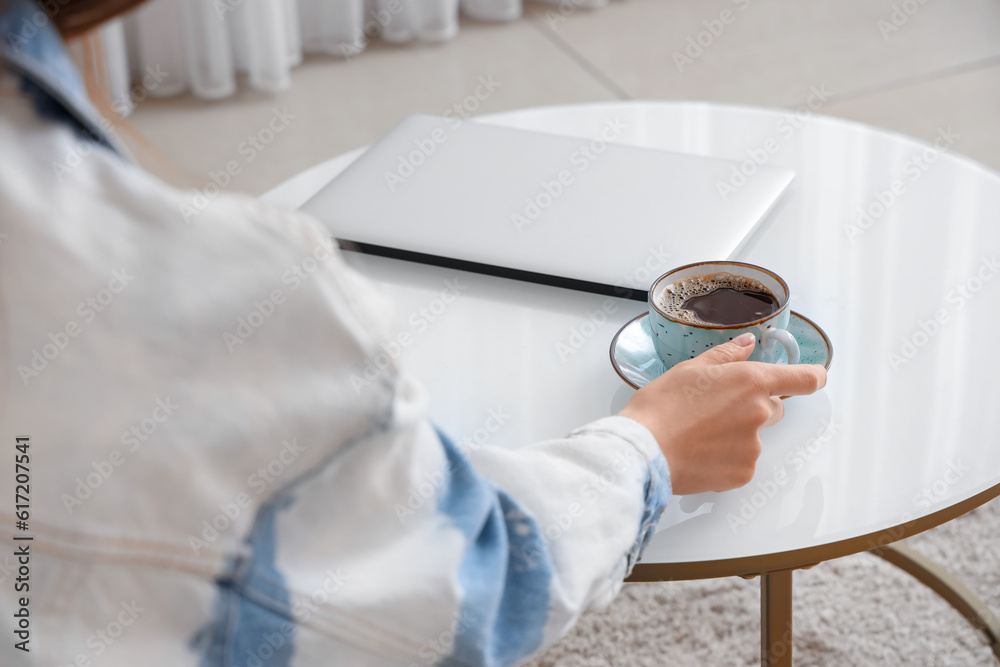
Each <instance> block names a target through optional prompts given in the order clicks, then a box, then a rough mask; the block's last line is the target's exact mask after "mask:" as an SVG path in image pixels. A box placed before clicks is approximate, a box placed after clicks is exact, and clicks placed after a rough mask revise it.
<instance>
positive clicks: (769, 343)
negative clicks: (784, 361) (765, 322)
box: [761, 329, 799, 364]
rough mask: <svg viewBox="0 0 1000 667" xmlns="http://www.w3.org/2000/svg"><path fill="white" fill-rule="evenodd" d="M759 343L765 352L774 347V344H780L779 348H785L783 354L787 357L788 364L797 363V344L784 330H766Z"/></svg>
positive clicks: (793, 337)
mask: <svg viewBox="0 0 1000 667" xmlns="http://www.w3.org/2000/svg"><path fill="white" fill-rule="evenodd" d="M761 342H762V343H763V346H764V351H765V352H767V351H769V350H770V349H771V348H772V347H774V344H775V342H778V343H781V346H782V347H784V348H785V354H787V355H788V363H789V364H797V363H799V343H798V341H797V340H795V336H793V335H792V334H790V333H788V332H787V331H785V330H784V329H768V330H767V331H765V332H764V335H763V336H761Z"/></svg>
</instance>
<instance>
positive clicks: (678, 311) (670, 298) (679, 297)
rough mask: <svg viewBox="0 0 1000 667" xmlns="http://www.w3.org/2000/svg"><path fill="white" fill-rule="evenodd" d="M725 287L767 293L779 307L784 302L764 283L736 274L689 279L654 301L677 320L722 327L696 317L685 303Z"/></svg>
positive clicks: (667, 288)
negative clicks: (694, 297) (686, 307)
mask: <svg viewBox="0 0 1000 667" xmlns="http://www.w3.org/2000/svg"><path fill="white" fill-rule="evenodd" d="M723 287H728V288H730V289H735V290H750V291H754V292H763V293H765V294H770V295H771V297H772V298H774V300H775V301H777V302H778V303H780V302H781V301H780V299H778V298H777V297H776V296H775V295H774V293H773V292H772V291H771V290H769V289H768V288H767V287H765V286H764V283H762V282H760V281H759V280H757V279H756V278H748V277H746V276H737V275H735V274H732V273H725V272H720V273H711V274H707V275H699V276H688V277H687V278H682V279H680V280H677V281H674V282H672V283H670V284H668V285H666V286H665V287H662V288H660V290H659V291H658V293H657V294H655V296H654V301H655V302H656V305H657V306H659V308H660V310H662V311H663V312H665V313H667V314H668V315H670V317H672V318H674V319H675V320H680V321H681V322H689V323H691V324H707V325H709V326H718V325H715V324H713V323H712V322H706V321H704V320H702V319H701V318H700V317H698V315H697V314H696V313H694V312H692V311H690V310H686V309H685V308H684V302H685V301H687V300H688V299H690V298H691V297H693V296H700V295H702V294H709V293H710V292H713V291H715V290H717V289H721V288H723Z"/></svg>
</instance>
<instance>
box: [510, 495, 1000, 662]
mask: <svg viewBox="0 0 1000 667" xmlns="http://www.w3.org/2000/svg"><path fill="white" fill-rule="evenodd" d="M906 543H907V544H908V545H909V546H912V547H913V548H915V549H917V550H918V551H920V552H921V553H923V554H924V555H926V556H929V557H931V558H933V559H934V560H936V561H937V562H938V563H940V564H946V565H947V566H948V569H949V570H950V571H951V572H952V574H954V575H955V576H957V577H959V578H960V579H961V580H962V581H963V583H965V584H966V585H967V586H968V587H969V588H971V589H972V590H973V591H974V592H975V593H976V594H977V595H979V596H980V597H981V598H982V600H983V601H984V602H985V603H986V604H987V606H988V607H989V608H990V609H991V610H992V611H993V613H994V614H998V615H1000V500H995V501H993V502H991V503H988V504H987V505H985V506H983V507H981V508H979V509H977V510H975V511H973V512H970V513H969V514H966V515H965V516H962V517H960V518H958V519H956V520H954V521H952V522H950V523H948V524H946V525H944V526H941V527H938V528H935V529H933V530H930V531H927V532H925V533H922V534H920V535H917V536H916V537H913V538H911V539H909V540H907V541H906ZM794 586H795V589H794V596H795V597H794V615H795V618H794V627H795V633H796V634H795V640H794V658H795V665H796V667H810V666H819V665H822V666H823V667H828V666H833V667H836V666H839V665H849V666H851V667H854V666H856V665H892V666H893V667H895V666H898V665H907V666H910V665H916V666H920V667H923V666H932V665H933V666H934V667H937V666H938V665H961V666H963V667H966V666H970V665H971V666H977V665H989V666H991V667H997V666H998V665H1000V661H997V660H996V659H995V658H994V657H993V653H992V651H991V650H990V649H988V648H987V647H986V646H984V645H983V644H982V643H981V642H980V641H979V636H978V634H977V633H976V632H975V631H974V630H973V629H972V628H971V627H970V626H969V625H968V624H967V623H966V622H965V619H964V618H962V617H961V616H960V615H959V614H958V613H957V612H956V611H954V610H953V609H952V608H951V607H950V606H949V605H948V604H947V603H945V602H944V601H943V600H942V599H941V598H939V597H938V596H937V595H936V594H935V593H933V592H931V591H930V590H928V589H927V588H925V587H924V586H923V585H921V584H920V583H918V582H917V581H916V580H915V579H912V578H911V577H910V576H909V575H908V574H906V573H904V572H902V571H900V570H898V569H896V568H895V567H893V566H892V565H889V564H888V563H886V562H884V561H882V559H880V558H876V557H875V556H871V555H869V554H858V555H855V556H850V557H847V558H842V559H839V560H835V561H830V562H827V563H822V564H820V565H817V566H816V567H814V568H813V569H811V570H801V571H797V572H796V573H795V575H794ZM759 613H760V589H759V583H758V580H756V579H755V580H752V581H744V580H743V579H739V578H730V579H719V580H709V581H690V582H674V583H662V584H661V583H656V584H626V585H625V587H624V589H623V590H622V593H621V594H620V595H619V596H618V598H617V599H616V600H615V602H614V603H613V604H612V605H611V607H610V608H609V609H607V610H606V611H604V612H602V613H600V614H591V615H589V616H587V617H585V618H584V619H582V620H581V622H580V623H579V624H578V625H577V626H576V628H575V629H574V630H573V631H572V632H571V633H570V634H569V635H568V636H567V637H565V638H564V639H563V640H562V641H560V642H559V643H557V644H556V645H555V646H552V647H551V648H550V649H549V650H548V651H546V652H544V653H542V654H540V655H539V656H537V657H536V658H535V659H534V660H532V661H530V662H528V663H526V665H527V666H530V667H609V666H613V667H646V666H649V667H653V666H654V665H655V666H656V667H672V666H674V665H677V666H684V667H688V666H689V665H691V666H698V667H700V666H703V665H704V666H710V667H715V666H717V665H721V666H728V665H757V664H760V656H759V651H760V648H759V647H760V621H759V618H760V617H759Z"/></svg>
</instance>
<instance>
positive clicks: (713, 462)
mask: <svg viewBox="0 0 1000 667" xmlns="http://www.w3.org/2000/svg"><path fill="white" fill-rule="evenodd" d="M755 343H756V339H755V337H754V335H753V334H743V335H741V336H737V337H736V338H735V339H734V340H732V341H730V342H728V343H724V344H723V345H718V346H716V347H713V348H711V349H709V350H706V351H705V352H704V353H702V354H700V355H699V356H697V357H695V358H694V359H691V360H689V361H684V362H681V363H679V364H677V365H676V366H674V367H673V368H671V369H670V370H669V371H667V372H666V373H664V374H663V375H662V376H660V377H659V378H657V379H656V380H654V381H652V382H650V383H649V384H648V385H646V386H645V387H643V388H642V389H640V390H639V391H638V392H637V393H636V394H635V396H633V397H632V399H631V400H630V401H629V402H628V405H626V406H625V408H624V409H623V410H622V411H621V412H620V413H619V414H620V415H621V416H623V417H629V418H630V419H634V420H635V421H637V422H639V423H640V424H642V425H643V426H645V427H646V428H647V429H649V431H650V432H651V433H652V434H653V437H655V438H656V441H657V442H658V443H659V445H660V449H661V450H662V451H663V455H664V456H665V457H666V459H667V465H668V466H669V468H670V482H671V487H672V489H673V492H674V493H675V494H678V495H687V494H691V493H700V492H702V491H726V490H729V489H734V488H736V487H739V486H743V485H744V484H747V483H748V482H749V481H750V480H751V479H753V474H754V469H755V468H756V465H757V459H758V457H759V456H760V451H761V443H760V429H761V428H763V427H765V426H771V425H772V424H776V423H778V422H779V421H781V418H782V417H783V416H784V414H785V407H784V403H782V401H781V399H780V398H779V397H780V396H800V395H805V394H811V393H813V392H814V391H816V390H818V389H821V388H822V387H823V386H824V385H826V369H824V368H823V367H822V366H820V365H816V364H796V365H778V364H767V363H762V362H755V361H746V358H747V357H748V356H750V353H751V352H752V351H753V348H754V345H755Z"/></svg>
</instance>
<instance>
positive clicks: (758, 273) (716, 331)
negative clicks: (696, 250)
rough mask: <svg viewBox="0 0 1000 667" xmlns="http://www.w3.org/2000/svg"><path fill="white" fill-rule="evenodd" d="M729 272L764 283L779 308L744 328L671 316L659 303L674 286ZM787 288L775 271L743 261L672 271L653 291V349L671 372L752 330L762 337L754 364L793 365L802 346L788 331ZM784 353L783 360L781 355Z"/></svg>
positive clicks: (650, 292) (650, 306)
mask: <svg viewBox="0 0 1000 667" xmlns="http://www.w3.org/2000/svg"><path fill="white" fill-rule="evenodd" d="M718 274H729V275H732V276H738V277H741V278H749V279H752V280H755V281H757V282H758V283H760V284H761V285H763V286H764V287H765V288H767V290H768V291H769V292H771V294H772V295H773V296H774V297H775V299H777V302H778V310H776V311H775V312H773V313H771V314H770V315H768V316H767V317H764V318H761V319H759V320H755V321H753V322H744V323H740V324H731V325H725V324H705V323H696V322H686V321H683V320H680V319H677V318H676V317H671V316H670V315H669V314H668V313H667V312H666V310H664V308H663V307H662V303H661V302H660V299H661V298H662V295H663V294H664V292H665V291H666V290H669V289H671V287H672V286H673V285H675V284H676V283H679V282H681V281H684V280H686V279H691V278H694V277H696V276H716V275H718ZM790 296H791V295H790V293H789V291H788V285H787V284H786V283H785V281H784V280H782V279H781V277H780V276H778V275H777V274H776V273H774V272H773V271H768V270H767V269H765V268H762V267H759V266H754V265H753V264H745V263H743V262H726V261H721V262H697V263H695V264H688V265H686V266H681V267H679V268H676V269H673V270H672V271H668V272H667V273H665V274H663V275H662V276H660V277H659V278H657V279H656V281H655V282H654V283H653V286H652V287H651V288H650V290H649V328H650V330H651V331H652V332H653V347H654V348H655V349H656V353H657V355H659V357H660V359H662V360H663V363H664V364H666V366H667V368H670V367H671V366H673V365H675V364H678V363H680V362H682V361H686V360H688V359H694V358H695V357H696V356H698V355H699V354H701V353H702V352H704V351H705V350H707V349H709V348H711V347H714V346H716V345H721V344H722V343H725V342H727V341H730V340H732V339H734V338H736V337H737V336H739V335H740V334H743V333H747V332H750V333H752V334H754V336H756V337H757V344H756V346H755V347H754V350H753V353H752V354H751V355H750V361H763V362H767V363H772V364H773V363H777V362H778V361H780V360H782V359H786V358H787V361H788V363H790V364H797V363H799V344H798V342H796V340H795V338H794V337H793V336H792V334H790V333H788V320H789V318H790V317H791V312H792V311H791V308H790ZM782 350H784V352H785V354H784V356H783V355H782V354H781V352H782Z"/></svg>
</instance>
